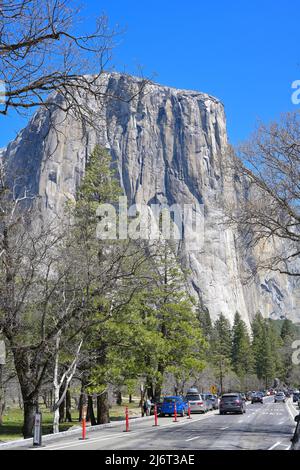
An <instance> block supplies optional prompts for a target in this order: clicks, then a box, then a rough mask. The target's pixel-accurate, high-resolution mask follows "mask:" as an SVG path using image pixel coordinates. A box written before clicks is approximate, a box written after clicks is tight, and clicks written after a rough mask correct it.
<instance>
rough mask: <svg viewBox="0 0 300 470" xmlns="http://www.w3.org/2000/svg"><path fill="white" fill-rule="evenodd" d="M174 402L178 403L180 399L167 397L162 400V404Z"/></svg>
mask: <svg viewBox="0 0 300 470" xmlns="http://www.w3.org/2000/svg"><path fill="white" fill-rule="evenodd" d="M176 401H180V398H179V397H178V398H177V397H167V398H165V399H164V403H175V402H176Z"/></svg>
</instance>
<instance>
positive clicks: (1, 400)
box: [0, 364, 5, 426]
mask: <svg viewBox="0 0 300 470" xmlns="http://www.w3.org/2000/svg"><path fill="white" fill-rule="evenodd" d="M4 410H5V390H4V386H3V365H2V364H0V426H2V424H3V413H4Z"/></svg>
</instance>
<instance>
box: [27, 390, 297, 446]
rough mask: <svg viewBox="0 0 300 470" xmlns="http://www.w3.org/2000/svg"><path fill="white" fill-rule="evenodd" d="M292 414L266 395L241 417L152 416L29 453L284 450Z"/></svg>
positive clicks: (292, 425)
mask: <svg viewBox="0 0 300 470" xmlns="http://www.w3.org/2000/svg"><path fill="white" fill-rule="evenodd" d="M298 412H299V411H298V410H296V407H294V406H293V404H292V402H291V400H289V401H288V403H286V404H283V403H274V399H273V398H272V397H266V398H265V399H264V404H263V405H262V404H259V403H257V404H253V405H251V404H249V405H248V406H247V412H246V414H244V415H232V414H229V415H224V416H220V415H219V414H218V412H217V411H214V412H210V413H208V414H206V415H196V414H193V415H192V419H191V420H189V419H188V418H186V417H184V418H178V422H177V423H175V422H173V418H169V417H168V418H159V427H154V426H153V424H154V418H153V420H152V419H146V420H145V421H138V422H134V420H132V421H131V422H130V429H131V431H130V432H128V433H126V432H124V425H123V424H122V425H116V426H115V427H113V428H106V429H105V428H104V429H101V430H100V431H95V432H91V433H88V435H87V436H88V439H87V440H85V441H82V440H79V436H78V435H73V436H66V437H61V438H57V440H55V441H53V440H52V441H51V442H49V443H47V444H46V445H45V447H42V448H41V449H35V450H34V451H40V450H42V451H44V450H60V449H61V450H68V449H69V450H159V449H164V450H166V449H167V450H205V449H207V450H221V449H224V450H246V449H248V450H288V448H289V446H290V439H291V437H292V434H293V431H294V429H295V422H294V416H295V415H296V414H298Z"/></svg>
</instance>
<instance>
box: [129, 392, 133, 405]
mask: <svg viewBox="0 0 300 470" xmlns="http://www.w3.org/2000/svg"><path fill="white" fill-rule="evenodd" d="M132 402H133V400H132V395H131V394H130V395H129V403H132Z"/></svg>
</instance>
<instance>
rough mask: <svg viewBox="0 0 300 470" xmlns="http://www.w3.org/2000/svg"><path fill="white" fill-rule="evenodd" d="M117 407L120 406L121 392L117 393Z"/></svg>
mask: <svg viewBox="0 0 300 470" xmlns="http://www.w3.org/2000/svg"><path fill="white" fill-rule="evenodd" d="M117 405H119V406H121V405H122V392H121V390H118V391H117Z"/></svg>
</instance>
